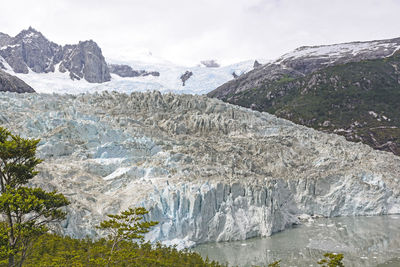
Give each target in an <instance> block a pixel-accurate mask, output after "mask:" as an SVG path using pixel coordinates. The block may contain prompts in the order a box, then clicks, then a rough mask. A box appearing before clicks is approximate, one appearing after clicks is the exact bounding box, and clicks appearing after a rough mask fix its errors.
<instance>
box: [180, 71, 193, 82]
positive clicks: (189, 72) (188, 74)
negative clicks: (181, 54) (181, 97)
mask: <svg viewBox="0 0 400 267" xmlns="http://www.w3.org/2000/svg"><path fill="white" fill-rule="evenodd" d="M192 75H193V72H191V71H188V70H187V71H186V72H185V73H184V74H182V75H181V77H180V79H181V80H182V86H185V83H186V81H187V80H189V78H190V77H192Z"/></svg>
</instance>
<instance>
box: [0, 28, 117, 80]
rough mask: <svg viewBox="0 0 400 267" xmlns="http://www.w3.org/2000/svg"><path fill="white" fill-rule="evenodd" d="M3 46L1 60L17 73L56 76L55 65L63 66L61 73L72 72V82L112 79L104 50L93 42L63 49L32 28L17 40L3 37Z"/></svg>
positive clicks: (0, 39)
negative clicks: (30, 72)
mask: <svg viewBox="0 0 400 267" xmlns="http://www.w3.org/2000/svg"><path fill="white" fill-rule="evenodd" d="M2 44H4V45H2ZM0 45H2V47H1V48H0V56H1V57H2V58H4V60H5V61H6V62H7V63H8V64H9V65H10V66H11V68H12V69H13V71H14V72H16V73H25V74H26V73H28V72H29V70H32V71H34V72H36V73H47V72H54V71H55V65H56V64H58V63H61V64H60V71H61V72H66V71H67V70H68V71H69V73H70V77H71V78H72V79H78V80H79V79H82V78H84V79H85V80H87V81H88V82H93V83H101V82H106V81H109V80H110V79H111V76H110V73H109V70H108V66H107V63H106V62H105V59H104V57H103V54H102V52H101V49H100V47H99V46H98V45H97V44H96V43H95V42H94V41H93V40H89V41H84V42H79V44H77V45H65V46H64V47H62V46H60V45H58V44H56V43H53V42H51V41H49V40H48V39H47V38H46V37H45V36H44V35H43V34H42V33H41V32H39V31H37V30H35V29H34V28H32V27H29V28H28V29H26V30H23V31H21V32H20V33H19V34H17V35H16V36H15V37H10V36H8V35H6V34H0ZM0 67H1V66H0Z"/></svg>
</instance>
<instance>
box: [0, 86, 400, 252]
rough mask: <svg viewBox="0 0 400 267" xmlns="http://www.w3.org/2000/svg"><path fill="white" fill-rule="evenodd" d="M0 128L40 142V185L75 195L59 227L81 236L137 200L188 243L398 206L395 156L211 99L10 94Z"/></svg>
mask: <svg viewBox="0 0 400 267" xmlns="http://www.w3.org/2000/svg"><path fill="white" fill-rule="evenodd" d="M0 125H2V126H5V127H8V128H10V130H12V131H13V132H15V133H18V134H22V135H24V136H27V137H35V138H41V140H42V141H41V143H40V146H39V148H38V153H39V156H40V157H41V158H43V159H44V163H43V164H41V165H40V169H39V170H40V174H39V175H38V177H37V178H35V180H34V181H35V183H36V184H38V185H40V186H42V187H44V188H45V189H48V190H53V189H58V190H60V191H61V192H62V193H64V194H65V195H66V196H67V197H68V198H69V199H70V200H71V202H72V204H71V205H70V206H69V207H68V217H67V220H65V221H64V222H62V224H61V225H60V226H59V229H58V230H59V231H61V232H63V233H66V234H69V235H72V236H76V237H84V236H86V235H92V236H93V235H95V234H96V233H95V231H96V229H95V228H94V227H93V226H94V225H96V224H98V223H99V221H100V220H102V219H103V218H104V216H105V214H108V213H116V212H118V211H120V210H122V209H126V208H127V207H129V206H132V205H141V206H145V207H147V208H148V209H149V210H150V215H149V217H148V219H152V220H157V221H159V222H160V224H159V225H158V227H157V228H155V230H154V231H152V232H151V233H149V235H148V236H147V238H148V239H150V240H153V241H154V240H161V241H164V242H167V243H168V242H169V243H178V244H182V245H193V244H196V243H202V242H207V241H227V240H237V239H245V238H250V237H254V236H265V235H270V234H272V233H274V232H277V231H281V230H284V229H285V228H286V227H287V226H289V225H291V224H293V223H298V222H299V221H298V219H297V216H298V215H299V214H304V213H305V214H308V215H317V214H320V215H324V216H339V215H373V214H394V213H400V199H399V197H400V189H399V187H398V182H399V178H400V158H399V157H396V156H394V155H392V154H390V153H385V152H380V151H374V150H372V149H371V148H370V147H368V146H366V145H363V144H356V143H351V142H347V141H346V140H345V139H344V138H343V137H340V136H337V135H332V134H325V133H321V132H317V131H315V130H313V129H309V128H306V127H304V126H298V125H295V124H293V123H291V122H289V121H286V120H282V119H278V118H276V117H275V116H273V115H270V114H267V113H259V112H256V111H251V110H246V109H244V108H241V107H238V106H233V105H230V104H226V103H223V102H221V101H219V100H216V99H209V98H207V97H205V96H190V95H172V94H164V95H162V94H160V93H158V92H154V93H133V94H131V95H125V94H119V93H111V94H110V93H102V94H93V95H88V94H86V95H79V96H71V95H38V94H35V95H17V94H11V93H5V94H0Z"/></svg>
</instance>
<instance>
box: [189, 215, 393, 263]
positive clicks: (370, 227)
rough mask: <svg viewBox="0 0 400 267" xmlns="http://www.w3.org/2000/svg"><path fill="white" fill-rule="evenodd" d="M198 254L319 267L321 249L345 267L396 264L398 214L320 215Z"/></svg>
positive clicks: (223, 260)
mask: <svg viewBox="0 0 400 267" xmlns="http://www.w3.org/2000/svg"><path fill="white" fill-rule="evenodd" d="M193 250H194V251H196V252H198V253H200V255H202V256H203V257H204V258H205V257H207V256H208V258H209V259H210V260H217V261H219V262H220V263H228V264H229V266H253V265H257V266H268V263H272V262H274V261H276V260H281V266H320V265H318V264H317V261H318V260H319V259H321V258H322V257H323V254H324V253H326V252H336V253H343V254H344V260H343V263H344V264H345V266H346V267H347V266H367V267H368V266H379V267H381V266H382V267H383V266H386V267H389V266H390V267H395V266H396V267H399V266H400V215H390V216H372V217H371V216H369V217H364V216H362V217H337V218H330V219H327V218H320V219H315V220H314V221H313V222H303V224H302V225H298V226H294V227H292V228H290V229H287V230H285V231H283V232H280V233H276V234H273V235H272V236H270V237H265V238H253V239H248V240H244V241H235V242H223V243H208V244H202V245H199V246H197V247H195V248H193Z"/></svg>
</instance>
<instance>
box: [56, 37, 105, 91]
mask: <svg viewBox="0 0 400 267" xmlns="http://www.w3.org/2000/svg"><path fill="white" fill-rule="evenodd" d="M59 70H60V71H61V72H65V71H66V70H68V71H69V73H70V77H71V79H73V80H74V79H77V80H80V79H82V78H85V80H87V81H88V82H91V83H102V82H107V81H110V80H111V75H110V72H109V70H108V66H107V63H106V61H105V59H104V56H103V54H102V52H101V49H100V47H99V46H98V45H97V43H96V42H94V41H93V40H89V41H83V42H82V41H81V42H79V43H78V44H77V45H66V46H64V47H63V52H62V59H61V64H60V68H59Z"/></svg>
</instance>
